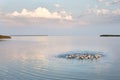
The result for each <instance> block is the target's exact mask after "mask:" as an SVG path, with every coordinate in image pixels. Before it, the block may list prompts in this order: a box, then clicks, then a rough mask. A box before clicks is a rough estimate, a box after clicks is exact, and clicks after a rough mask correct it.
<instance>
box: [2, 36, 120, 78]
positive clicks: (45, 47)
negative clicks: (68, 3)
mask: <svg viewBox="0 0 120 80" xmlns="http://www.w3.org/2000/svg"><path fill="white" fill-rule="evenodd" d="M70 51H72V52H76V51H93V52H94V51H95V52H101V53H102V54H104V55H105V56H104V57H101V58H99V59H98V60H93V61H91V60H77V59H65V58H58V57H56V56H57V55H60V54H65V53H68V52H70ZM0 80H120V38H118V37H117V38H115V37H114V38H110V37H106V38H105V37H104V38H103V37H81V36H29V37H13V38H12V39H11V40H0Z"/></svg>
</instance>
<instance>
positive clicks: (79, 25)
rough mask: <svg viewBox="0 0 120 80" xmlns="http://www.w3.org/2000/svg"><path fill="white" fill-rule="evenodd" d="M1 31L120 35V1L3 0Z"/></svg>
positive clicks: (0, 9) (0, 14)
mask: <svg viewBox="0 0 120 80" xmlns="http://www.w3.org/2000/svg"><path fill="white" fill-rule="evenodd" d="M0 34H7V35H15V34H16V35H17V34H40V35H42V34H44V35H46V34H47V35H100V34H120V0H74V1H73V0H49V1H48V0H24V1H18V0H0Z"/></svg>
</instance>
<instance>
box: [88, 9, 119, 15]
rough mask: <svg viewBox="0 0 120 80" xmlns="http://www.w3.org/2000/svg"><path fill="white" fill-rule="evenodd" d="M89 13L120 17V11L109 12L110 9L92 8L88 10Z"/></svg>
mask: <svg viewBox="0 0 120 80" xmlns="http://www.w3.org/2000/svg"><path fill="white" fill-rule="evenodd" d="M88 13H90V14H95V15H102V16H103V15H110V16H120V9H115V10H109V9H99V8H91V9H88Z"/></svg>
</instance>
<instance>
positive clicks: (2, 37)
mask: <svg viewBox="0 0 120 80" xmlns="http://www.w3.org/2000/svg"><path fill="white" fill-rule="evenodd" d="M0 39H11V36H6V35H0Z"/></svg>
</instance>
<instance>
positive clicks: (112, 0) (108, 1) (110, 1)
mask: <svg viewBox="0 0 120 80" xmlns="http://www.w3.org/2000/svg"><path fill="white" fill-rule="evenodd" d="M97 1H99V2H102V3H104V4H105V5H107V6H109V5H115V4H117V5H120V0H97Z"/></svg>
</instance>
